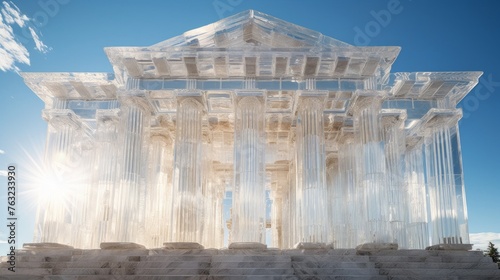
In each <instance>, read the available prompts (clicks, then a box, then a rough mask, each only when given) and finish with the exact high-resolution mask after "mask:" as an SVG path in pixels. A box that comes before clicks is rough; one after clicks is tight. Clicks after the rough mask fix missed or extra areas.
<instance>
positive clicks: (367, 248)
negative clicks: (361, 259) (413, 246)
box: [356, 243, 398, 255]
mask: <svg viewBox="0 0 500 280" xmlns="http://www.w3.org/2000/svg"><path fill="white" fill-rule="evenodd" d="M397 249H398V244H397V243H364V244H361V245H358V246H356V254H358V255H372V254H374V253H377V252H380V251H386V250H397Z"/></svg>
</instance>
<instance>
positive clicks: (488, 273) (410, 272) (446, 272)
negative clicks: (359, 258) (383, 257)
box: [380, 268, 500, 279]
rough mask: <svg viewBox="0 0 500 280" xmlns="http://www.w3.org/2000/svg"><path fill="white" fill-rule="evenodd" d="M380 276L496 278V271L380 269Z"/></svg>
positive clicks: (499, 274)
mask: <svg viewBox="0 0 500 280" xmlns="http://www.w3.org/2000/svg"><path fill="white" fill-rule="evenodd" d="M380 275H406V276H409V277H412V276H418V277H427V276H430V277H438V276H478V277H482V276H497V277H498V279H500V270H498V269H411V268H407V269H405V268H380Z"/></svg>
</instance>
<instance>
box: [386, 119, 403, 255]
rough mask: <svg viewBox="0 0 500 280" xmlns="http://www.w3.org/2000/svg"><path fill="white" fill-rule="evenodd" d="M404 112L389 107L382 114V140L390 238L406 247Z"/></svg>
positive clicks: (401, 246)
mask: <svg viewBox="0 0 500 280" xmlns="http://www.w3.org/2000/svg"><path fill="white" fill-rule="evenodd" d="M405 120H406V112H405V111H402V110H397V111H396V110H390V111H386V112H385V113H383V114H382V136H383V137H382V138H383V140H384V142H385V159H386V170H387V172H386V185H387V186H388V190H387V191H388V192H387V194H388V197H387V198H388V201H387V202H388V205H387V207H389V222H390V227H391V238H392V240H391V242H393V243H397V244H398V246H399V248H404V249H406V248H408V244H407V233H406V226H407V220H408V203H407V201H406V198H407V195H406V193H407V189H406V183H405V181H404V179H405V178H404V175H405V174H404V167H405V161H404V155H405V154H404V152H405V149H406V138H405V130H404V122H405Z"/></svg>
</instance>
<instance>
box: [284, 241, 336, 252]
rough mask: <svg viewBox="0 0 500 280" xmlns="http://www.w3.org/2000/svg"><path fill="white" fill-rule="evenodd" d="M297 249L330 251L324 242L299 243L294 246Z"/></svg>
mask: <svg viewBox="0 0 500 280" xmlns="http://www.w3.org/2000/svg"><path fill="white" fill-rule="evenodd" d="M293 248H295V249H305V250H318V249H329V248H328V246H327V245H326V243H322V242H299V243H297V244H295V246H293Z"/></svg>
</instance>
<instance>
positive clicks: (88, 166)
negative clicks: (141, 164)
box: [71, 127, 97, 248]
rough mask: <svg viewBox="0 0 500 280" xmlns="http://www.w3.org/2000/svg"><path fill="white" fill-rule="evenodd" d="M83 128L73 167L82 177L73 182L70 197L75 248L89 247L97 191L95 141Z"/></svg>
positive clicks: (72, 243)
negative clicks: (71, 195) (75, 163)
mask: <svg viewBox="0 0 500 280" xmlns="http://www.w3.org/2000/svg"><path fill="white" fill-rule="evenodd" d="M85 128H86V127H84V129H83V130H84V131H82V135H81V138H80V143H79V157H78V164H77V165H76V166H75V171H76V172H78V173H80V174H82V175H83V176H82V177H81V178H79V179H78V181H77V182H75V193H74V196H73V197H72V200H73V202H72V205H73V211H72V216H73V217H72V219H73V220H74V222H73V223H74V227H73V232H72V242H71V245H72V246H75V247H77V248H89V246H90V243H91V240H92V235H93V227H94V217H95V209H96V207H95V201H96V198H97V190H96V188H95V185H94V182H95V179H96V177H95V172H94V170H95V157H96V154H95V148H96V147H95V139H94V137H93V136H91V135H90V131H88V130H87V129H85ZM94 248H97V247H94Z"/></svg>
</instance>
